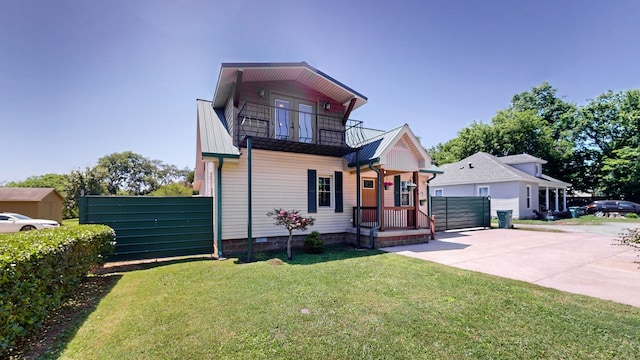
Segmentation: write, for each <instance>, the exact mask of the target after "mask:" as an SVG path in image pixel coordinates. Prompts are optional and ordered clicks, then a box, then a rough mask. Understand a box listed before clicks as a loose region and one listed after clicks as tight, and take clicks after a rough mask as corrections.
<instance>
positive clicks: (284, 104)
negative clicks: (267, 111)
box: [274, 99, 292, 140]
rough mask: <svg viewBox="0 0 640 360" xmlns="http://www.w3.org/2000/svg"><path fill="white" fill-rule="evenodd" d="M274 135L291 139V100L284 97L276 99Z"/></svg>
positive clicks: (278, 137)
mask: <svg viewBox="0 0 640 360" xmlns="http://www.w3.org/2000/svg"><path fill="white" fill-rule="evenodd" d="M274 126H275V131H274V136H275V138H276V139H278V140H292V139H291V130H292V129H291V102H290V101H288V100H283V99H276V100H275V116H274Z"/></svg>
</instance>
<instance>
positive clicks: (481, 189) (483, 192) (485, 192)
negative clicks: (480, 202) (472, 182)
mask: <svg viewBox="0 0 640 360" xmlns="http://www.w3.org/2000/svg"><path fill="white" fill-rule="evenodd" d="M478 196H489V187H488V186H478Z"/></svg>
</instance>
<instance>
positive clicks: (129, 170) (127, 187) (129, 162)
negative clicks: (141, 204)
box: [96, 151, 159, 195]
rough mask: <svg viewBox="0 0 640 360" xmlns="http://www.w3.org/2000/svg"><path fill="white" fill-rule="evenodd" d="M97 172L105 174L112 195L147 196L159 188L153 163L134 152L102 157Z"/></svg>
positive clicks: (106, 183) (108, 189)
mask: <svg viewBox="0 0 640 360" xmlns="http://www.w3.org/2000/svg"><path fill="white" fill-rule="evenodd" d="M96 170H97V171H99V172H101V173H102V174H104V179H103V180H104V182H105V185H106V187H107V192H108V193H109V194H111V195H119V194H122V195H145V194H148V193H150V192H152V191H154V190H156V189H157V188H158V186H159V184H158V180H157V178H156V177H155V170H156V169H155V166H154V164H153V162H152V161H151V160H149V159H147V158H146V157H144V156H142V155H140V154H136V153H134V152H132V151H125V152H121V153H113V154H110V155H106V156H103V157H101V158H100V159H98V165H96Z"/></svg>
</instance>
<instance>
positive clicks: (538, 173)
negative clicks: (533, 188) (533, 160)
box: [534, 164, 540, 176]
mask: <svg viewBox="0 0 640 360" xmlns="http://www.w3.org/2000/svg"><path fill="white" fill-rule="evenodd" d="M534 169H535V170H534V171H535V176H540V165H538V164H535V165H534Z"/></svg>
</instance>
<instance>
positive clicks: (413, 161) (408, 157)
mask: <svg viewBox="0 0 640 360" xmlns="http://www.w3.org/2000/svg"><path fill="white" fill-rule="evenodd" d="M383 163H384V167H385V168H386V169H393V170H397V171H415V170H416V169H419V168H420V160H419V159H418V158H417V157H416V155H415V153H414V152H413V151H412V150H411V149H409V148H408V147H407V146H406V145H405V144H404V142H402V141H399V142H398V143H397V144H396V145H395V146H394V147H393V149H391V150H390V151H389V153H388V154H387V156H386V159H385V161H383Z"/></svg>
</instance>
